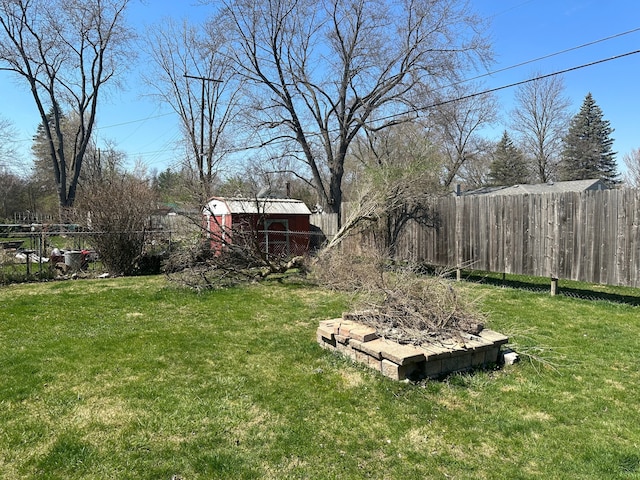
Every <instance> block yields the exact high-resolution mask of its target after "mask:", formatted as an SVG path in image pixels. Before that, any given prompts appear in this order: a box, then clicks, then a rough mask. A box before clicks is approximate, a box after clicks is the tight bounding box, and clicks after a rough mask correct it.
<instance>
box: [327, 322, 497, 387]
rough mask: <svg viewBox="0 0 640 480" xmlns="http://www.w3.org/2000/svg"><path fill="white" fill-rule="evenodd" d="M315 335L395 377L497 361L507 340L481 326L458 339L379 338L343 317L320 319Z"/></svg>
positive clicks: (437, 374) (331, 347)
mask: <svg viewBox="0 0 640 480" xmlns="http://www.w3.org/2000/svg"><path fill="white" fill-rule="evenodd" d="M317 339H318V343H319V344H320V346H321V347H323V348H326V349H328V350H333V351H337V352H339V353H341V354H343V355H346V356H347V357H349V358H351V359H352V360H354V361H356V362H359V363H363V364H365V365H368V366H369V367H371V368H374V369H375V370H377V371H379V372H381V373H382V374H383V375H385V376H386V377H389V378H392V379H394V380H404V379H406V378H411V379H422V378H437V377H441V376H443V375H447V374H450V373H453V372H459V371H464V370H469V369H472V368H479V367H485V366H487V365H490V364H494V363H497V362H498V359H499V356H500V347H501V345H504V344H506V343H507V342H508V341H509V339H508V337H506V336H504V335H501V334H499V333H497V332H494V331H492V330H487V329H484V330H482V331H481V332H480V333H479V334H478V335H470V334H461V336H460V339H459V340H458V341H457V342H456V341H454V340H451V343H444V342H436V341H434V342H432V343H429V344H423V345H421V346H419V347H417V346H413V345H401V344H399V343H396V342H393V341H390V340H387V339H384V338H380V337H379V336H378V333H377V332H376V330H375V329H374V328H372V327H369V326H366V325H363V324H360V323H357V322H354V321H352V320H344V319H342V318H336V319H333V320H323V321H321V322H320V325H319V326H318V330H317Z"/></svg>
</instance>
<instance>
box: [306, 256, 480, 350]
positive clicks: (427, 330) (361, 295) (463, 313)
mask: <svg viewBox="0 0 640 480" xmlns="http://www.w3.org/2000/svg"><path fill="white" fill-rule="evenodd" d="M313 274H314V278H315V279H316V281H318V282H319V283H321V284H322V285H324V286H326V287H329V288H332V289H335V290H340V291H348V292H352V293H353V294H354V296H353V298H354V302H353V304H354V309H353V313H350V314H349V315H348V316H349V318H351V319H353V320H355V321H357V322H359V323H363V324H365V325H369V326H371V327H374V328H375V329H376V330H377V331H378V334H380V335H381V336H383V337H385V338H388V339H390V340H394V341H396V342H399V343H405V344H406V343H411V344H416V345H418V344H422V343H425V342H428V341H432V340H434V339H436V340H440V341H447V340H454V341H455V339H456V337H458V336H459V335H460V334H461V333H470V334H477V333H479V332H480V331H481V330H482V328H483V324H484V316H483V315H482V313H481V312H480V310H479V308H478V306H477V305H476V303H475V302H474V301H473V300H471V299H470V298H469V297H468V295H466V294H464V293H463V292H460V291H459V289H457V288H456V285H455V284H454V283H453V281H452V280H450V279H449V278H447V275H444V274H442V275H434V276H424V275H419V274H417V273H416V272H415V269H414V268H411V266H410V265H406V264H404V265H397V264H394V263H391V262H389V261H388V260H386V259H385V257H384V256H382V255H379V254H375V253H372V252H363V254H362V255H359V256H357V257H348V256H344V255H342V254H340V253H338V252H331V253H327V254H326V255H324V256H322V257H320V258H319V259H318V260H317V261H316V264H315V265H314V269H313Z"/></svg>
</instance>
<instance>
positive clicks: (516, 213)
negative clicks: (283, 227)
mask: <svg viewBox="0 0 640 480" xmlns="http://www.w3.org/2000/svg"><path fill="white" fill-rule="evenodd" d="M434 208H435V210H436V213H437V217H438V222H437V224H438V226H437V227H436V228H425V227H422V226H420V225H417V224H415V223H411V224H409V225H408V226H407V227H406V228H405V230H404V231H403V233H402V235H401V237H400V239H399V242H398V245H397V249H396V251H397V255H396V257H397V258H398V259H399V260H409V261H413V262H422V263H427V264H431V265H437V266H443V267H449V268H468V269H473V270H483V271H492V272H501V273H513V274H522V275H533V276H539V277H549V278H552V279H571V280H579V281H584V282H589V283H603V284H610V285H626V286H632V287H640V191H639V190H631V189H620V190H604V191H587V192H581V193H550V194H523V195H503V196H480V195H478V196H461V197H453V196H452V197H444V198H441V199H439V200H438V201H437V202H436V204H435V207H434ZM325 233H326V234H327V236H330V232H326V231H325ZM370 238H371V237H370V236H368V237H366V236H365V237H362V238H361V240H360V242H362V241H364V242H367V241H370ZM354 240H355V239H350V240H349V241H348V242H346V244H345V245H344V247H343V248H344V251H345V253H347V252H348V253H353V252H352V251H356V250H355V249H357V246H358V244H359V243H360V242H359V241H357V240H355V241H354Z"/></svg>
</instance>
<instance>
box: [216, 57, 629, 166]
mask: <svg viewBox="0 0 640 480" xmlns="http://www.w3.org/2000/svg"><path fill="white" fill-rule="evenodd" d="M638 53H640V50H634V51H631V52H626V53H622V54H619V55H614V56H613V57H608V58H603V59H600V60H595V61H593V62H589V63H584V64H581V65H577V66H574V67H570V68H565V69H563V70H558V71H556V72H552V73H547V74H545V75H539V76H537V77H533V78H529V79H526V80H521V81H519V82H514V83H510V84H507V85H502V86H500V87H494V88H489V89H487V90H482V91H480V92H476V93H472V94H469V95H464V96H462V97H456V98H453V99H449V100H443V101H441V102H437V103H433V104H430V105H427V106H425V107H421V108H418V109H415V110H410V111H406V112H401V113H396V114H391V115H387V116H385V117H380V118H378V119H377V120H378V121H380V120H393V119H394V118H397V117H402V116H405V115H407V114H415V113H418V112H419V111H425V110H429V109H432V108H436V107H440V106H443V105H447V104H450V103H454V102H459V101H463V100H468V99H470V98H474V97H479V96H481V95H487V94H489V93H494V92H498V91H500V90H505V89H507V88H513V87H517V86H519V85H523V84H525V83H530V82H535V81H538V80H544V79H545V78H550V77H554V76H557V75H562V74H565V73H569V72H573V71H576V70H580V69H583V68H587V67H592V66H594V65H599V64H601V63H606V62H610V61H613V60H619V59H621V58H625V57H629V56H631V55H636V54H638ZM336 131H337V130H332V131H331V133H335V132H336ZM306 135H308V136H311V137H316V136H321V134H320V133H313V132H310V133H307V134H306ZM289 141H291V139H287V140H285V139H282V140H274V141H271V142H269V141H267V142H263V143H261V144H259V145H250V146H246V147H237V148H233V149H227V150H226V152H225V153H239V152H242V151H248V150H257V149H259V148H263V147H266V146H271V145H277V144H281V143H288V142H289Z"/></svg>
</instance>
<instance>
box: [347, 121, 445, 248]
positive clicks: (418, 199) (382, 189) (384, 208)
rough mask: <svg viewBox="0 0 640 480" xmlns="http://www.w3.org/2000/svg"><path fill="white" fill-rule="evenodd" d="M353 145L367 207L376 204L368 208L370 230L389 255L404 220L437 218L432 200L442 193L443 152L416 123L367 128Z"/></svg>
mask: <svg viewBox="0 0 640 480" xmlns="http://www.w3.org/2000/svg"><path fill="white" fill-rule="evenodd" d="M355 147H356V148H354V155H356V156H357V158H358V159H359V161H360V165H361V168H360V171H361V175H360V187H361V188H364V191H367V190H368V194H367V196H366V197H364V198H366V203H367V204H368V205H367V206H366V207H365V211H367V209H371V208H372V207H374V208H375V210H372V212H373V213H369V215H373V216H372V217H371V218H374V219H375V226H373V227H372V228H370V229H369V230H370V232H371V233H372V234H373V236H374V238H375V240H376V242H375V243H376V245H377V246H378V249H379V250H380V251H384V252H387V254H388V255H389V256H390V257H391V258H393V257H395V254H396V249H397V245H398V241H399V240H400V236H401V234H402V232H403V231H404V229H405V227H406V226H407V224H409V223H410V222H416V223H419V224H421V225H423V226H433V225H434V223H435V217H434V214H433V208H432V204H433V200H434V199H435V198H437V196H439V195H441V194H442V193H444V190H443V189H442V187H441V185H440V182H439V180H440V179H439V173H440V169H441V164H442V157H441V155H440V154H439V152H438V150H437V149H436V148H435V147H434V145H433V144H432V143H431V142H430V141H429V139H428V138H426V136H425V134H424V129H423V128H422V127H421V126H419V125H418V124H417V123H412V124H403V125H398V126H396V127H393V128H388V129H385V130H384V131H381V132H377V133H376V134H370V135H368V136H367V142H366V143H364V142H362V141H358V142H356V144H355ZM356 198H358V196H356ZM360 208H362V207H360ZM370 211H371V210H370Z"/></svg>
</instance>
